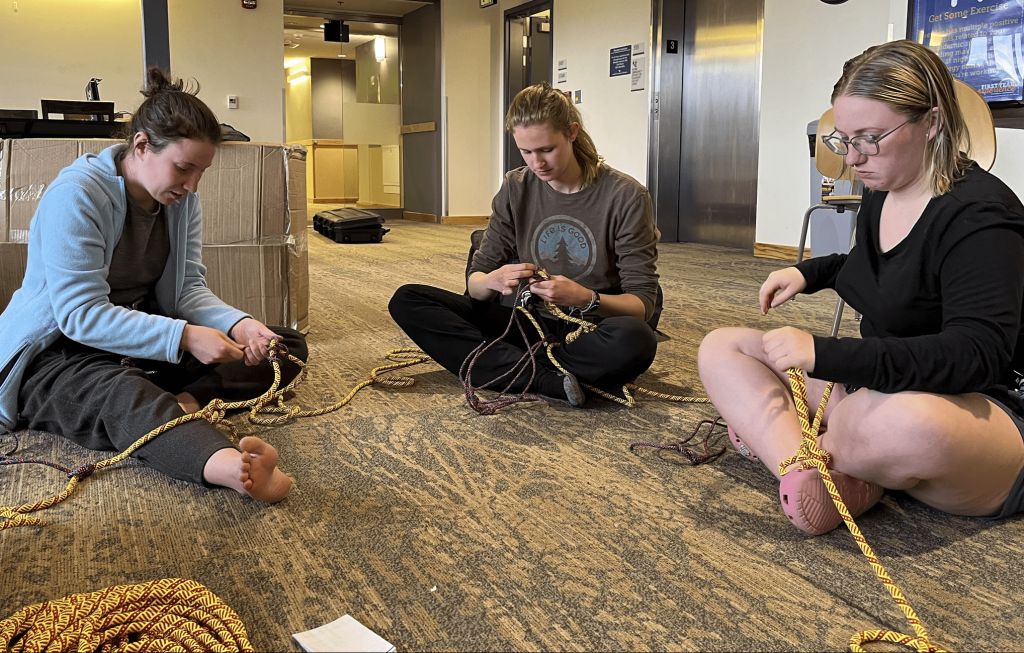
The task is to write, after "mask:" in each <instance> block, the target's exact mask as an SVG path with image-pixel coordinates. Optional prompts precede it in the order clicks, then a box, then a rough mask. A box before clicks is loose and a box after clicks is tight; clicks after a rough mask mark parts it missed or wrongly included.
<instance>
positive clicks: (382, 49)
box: [373, 36, 388, 61]
mask: <svg viewBox="0 0 1024 653" xmlns="http://www.w3.org/2000/svg"><path fill="white" fill-rule="evenodd" d="M373 55H374V57H376V59H377V61H384V60H385V59H387V56H388V51H387V45H386V44H385V42H384V37H383V36H378V37H377V38H375V39H374V40H373Z"/></svg>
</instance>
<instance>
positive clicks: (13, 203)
mask: <svg viewBox="0 0 1024 653" xmlns="http://www.w3.org/2000/svg"><path fill="white" fill-rule="evenodd" d="M116 142H117V141H113V140H63V139H62V140H46V139H19V140H4V141H0V309H2V308H4V307H6V306H7V303H8V302H9V301H10V298H11V295H12V294H13V293H14V291H15V290H17V288H18V287H19V286H20V285H21V279H22V277H23V276H24V273H25V264H26V261H25V259H26V257H27V250H28V244H27V243H28V234H29V224H30V222H31V220H32V217H33V216H34V215H35V212H36V209H37V208H38V206H39V200H40V198H42V196H43V192H44V191H45V190H46V188H47V187H48V186H49V184H50V183H51V182H53V180H54V179H55V178H56V177H57V174H58V173H59V172H60V171H61V169H62V168H64V167H66V166H68V165H70V164H71V163H72V162H73V161H74V160H75V159H76V158H77V157H79V156H81V155H83V154H86V153H98V152H100V151H102V150H103V149H105V148H107V147H110V146H111V145H113V144H115V143H116ZM305 159H306V150H305V149H304V148H303V147H301V146H296V145H274V144H266V143H224V144H223V145H221V146H220V147H219V148H218V149H217V155H216V157H214V160H213V165H212V166H211V167H210V169H209V170H207V171H206V173H205V174H204V175H203V179H202V181H201V182H200V184H199V200H200V203H201V205H202V207H203V263H204V264H205V265H206V267H207V271H206V281H207V284H208V285H209V286H210V289H211V290H212V291H213V292H214V293H216V294H217V296H218V297H220V298H221V299H223V300H224V301H225V302H227V303H228V304H231V305H232V306H235V307H237V308H239V309H241V310H243V311H245V312H247V313H249V314H250V315H252V316H253V317H255V318H256V319H258V320H260V321H261V322H263V323H265V324H268V325H272V326H276V325H283V326H290V327H292V328H296V329H299V330H300V331H306V330H308V328H309V242H308V234H307V216H306V161H305Z"/></svg>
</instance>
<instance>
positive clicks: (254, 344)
mask: <svg viewBox="0 0 1024 653" xmlns="http://www.w3.org/2000/svg"><path fill="white" fill-rule="evenodd" d="M229 335H230V336H231V339H232V340H234V341H235V342H237V343H238V344H240V345H241V346H243V347H245V364H246V365H258V364H259V362H260V361H261V360H263V359H265V358H266V357H267V356H269V355H270V341H271V340H275V339H276V340H278V341H280V340H281V336H279V335H277V334H276V333H274V332H273V331H271V330H270V329H268V328H267V327H266V326H264V324H263V323H262V322H259V321H257V320H254V319H252V318H251V317H247V318H245V319H244V320H241V321H239V322H238V324H236V325H235V326H233V327H231V333H230V334H229Z"/></svg>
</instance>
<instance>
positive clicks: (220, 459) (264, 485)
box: [203, 436, 292, 503]
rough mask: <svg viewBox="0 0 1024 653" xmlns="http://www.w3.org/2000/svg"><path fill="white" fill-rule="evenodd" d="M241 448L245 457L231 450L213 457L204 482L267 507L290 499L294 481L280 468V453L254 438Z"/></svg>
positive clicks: (222, 450) (244, 439)
mask: <svg viewBox="0 0 1024 653" xmlns="http://www.w3.org/2000/svg"><path fill="white" fill-rule="evenodd" d="M238 446H239V447H241V449H242V451H241V453H239V451H238V450H237V449H233V448H230V447H228V448H225V449H221V450H220V451H217V452H216V453H214V454H213V455H212V456H210V459H209V461H207V463H206V466H205V467H204V468H203V479H204V480H205V481H206V482H207V483H211V484H213V485H222V486H224V487H229V488H233V489H235V490H238V491H239V492H241V493H242V494H248V495H249V496H251V497H252V498H253V499H256V500H258V501H266V502H267V503H277V502H278V501H280V500H281V499H284V498H285V497H286V496H288V491H289V490H291V487H292V479H290V478H288V476H286V475H285V473H284V472H282V471H281V470H280V469H278V468H277V449H275V448H274V447H272V446H271V445H269V444H267V443H266V442H264V441H263V440H261V439H259V438H256V437H252V436H250V437H246V438H242V439H241V441H240V442H239V443H238Z"/></svg>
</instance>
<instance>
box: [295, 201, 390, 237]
mask: <svg viewBox="0 0 1024 653" xmlns="http://www.w3.org/2000/svg"><path fill="white" fill-rule="evenodd" d="M383 224H384V218H382V217H381V216H379V215H378V214H376V213H373V212H371V211H364V210H363V209H349V208H343V209H334V210H331V211H321V212H320V213H317V214H316V215H315V216H313V229H314V230H316V232H317V233H319V234H321V235H323V236H326V237H327V238H330V239H331V240H333V241H334V242H336V243H379V242H381V241H382V240H383V239H384V234H386V233H387V232H388V231H390V229H384V228H383V227H382V226H381V225H383Z"/></svg>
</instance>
